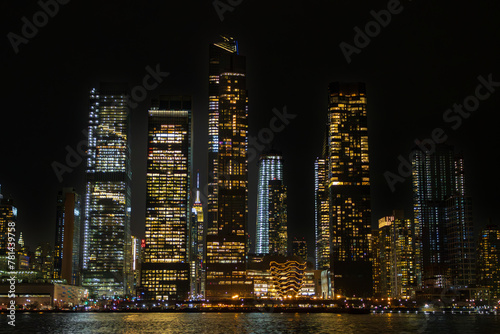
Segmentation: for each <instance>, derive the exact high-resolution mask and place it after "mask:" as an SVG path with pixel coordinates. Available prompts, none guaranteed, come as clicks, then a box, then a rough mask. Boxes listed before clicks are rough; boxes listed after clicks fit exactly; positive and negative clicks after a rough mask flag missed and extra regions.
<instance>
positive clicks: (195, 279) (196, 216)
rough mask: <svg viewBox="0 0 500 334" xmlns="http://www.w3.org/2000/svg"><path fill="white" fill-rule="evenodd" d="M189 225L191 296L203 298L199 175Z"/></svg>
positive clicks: (202, 238) (203, 233)
mask: <svg viewBox="0 0 500 334" xmlns="http://www.w3.org/2000/svg"><path fill="white" fill-rule="evenodd" d="M191 217H192V225H191V260H190V262H191V295H192V296H193V297H195V298H203V297H204V296H205V275H206V273H205V236H206V235H205V231H206V228H205V220H204V215H203V203H202V202H201V199H200V174H199V173H198V175H197V178H196V199H195V201H194V203H193V208H192V215H191Z"/></svg>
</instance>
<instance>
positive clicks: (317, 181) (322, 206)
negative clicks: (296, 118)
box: [314, 158, 330, 270]
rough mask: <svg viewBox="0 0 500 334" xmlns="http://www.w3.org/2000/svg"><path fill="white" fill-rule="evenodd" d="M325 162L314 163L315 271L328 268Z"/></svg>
mask: <svg viewBox="0 0 500 334" xmlns="http://www.w3.org/2000/svg"><path fill="white" fill-rule="evenodd" d="M327 175H328V174H327V160H326V159H322V158H317V159H316V161H315V163H314V207H315V208H314V209H315V215H314V226H315V237H316V238H315V242H316V249H315V253H316V254H315V256H316V269H318V270H325V269H329V268H330V201H329V195H328V182H327V181H328V176H327Z"/></svg>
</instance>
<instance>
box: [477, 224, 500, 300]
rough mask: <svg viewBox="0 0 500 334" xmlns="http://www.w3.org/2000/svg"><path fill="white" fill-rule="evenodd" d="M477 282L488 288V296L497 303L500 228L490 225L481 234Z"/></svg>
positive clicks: (499, 289) (498, 296) (499, 294)
mask: <svg viewBox="0 0 500 334" xmlns="http://www.w3.org/2000/svg"><path fill="white" fill-rule="evenodd" d="M477 266H478V270H477V273H478V276H477V284H478V286H479V287H481V288H486V289H488V298H489V300H490V301H493V302H494V303H495V304H496V303H497V302H498V300H499V299H500V228H499V227H498V226H497V225H489V226H487V227H486V228H484V229H483V230H482V231H481V234H480V235H479V245H478V252H477Z"/></svg>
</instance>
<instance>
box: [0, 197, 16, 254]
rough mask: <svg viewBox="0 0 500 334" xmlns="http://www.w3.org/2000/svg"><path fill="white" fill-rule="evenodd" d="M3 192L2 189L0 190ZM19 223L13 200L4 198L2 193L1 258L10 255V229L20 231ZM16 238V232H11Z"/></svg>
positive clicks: (0, 217) (0, 198) (0, 219)
mask: <svg viewBox="0 0 500 334" xmlns="http://www.w3.org/2000/svg"><path fill="white" fill-rule="evenodd" d="M0 191H1V188H0ZM16 221H17V209H16V207H15V206H14V202H13V200H12V199H8V198H4V197H3V196H2V194H1V192H0V256H1V255H7V253H9V250H8V249H7V248H8V245H9V232H11V231H12V230H9V228H11V227H14V229H15V230H16V231H18V230H19V226H16ZM11 234H14V236H16V235H17V233H16V232H13V233H12V232H11Z"/></svg>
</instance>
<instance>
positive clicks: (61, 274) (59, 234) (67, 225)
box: [54, 188, 82, 285]
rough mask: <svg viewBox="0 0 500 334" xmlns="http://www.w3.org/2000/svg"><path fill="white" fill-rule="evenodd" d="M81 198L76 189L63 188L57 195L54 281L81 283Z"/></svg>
mask: <svg viewBox="0 0 500 334" xmlns="http://www.w3.org/2000/svg"><path fill="white" fill-rule="evenodd" d="M81 211H82V210H81V198H80V195H79V194H77V193H76V191H75V189H74V188H63V189H62V190H61V191H60V192H59V193H58V195H57V207H56V238H55V244H54V279H63V280H66V282H67V283H68V284H73V285H78V284H79V283H80V269H81V268H80V239H81V234H80V222H81Z"/></svg>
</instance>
